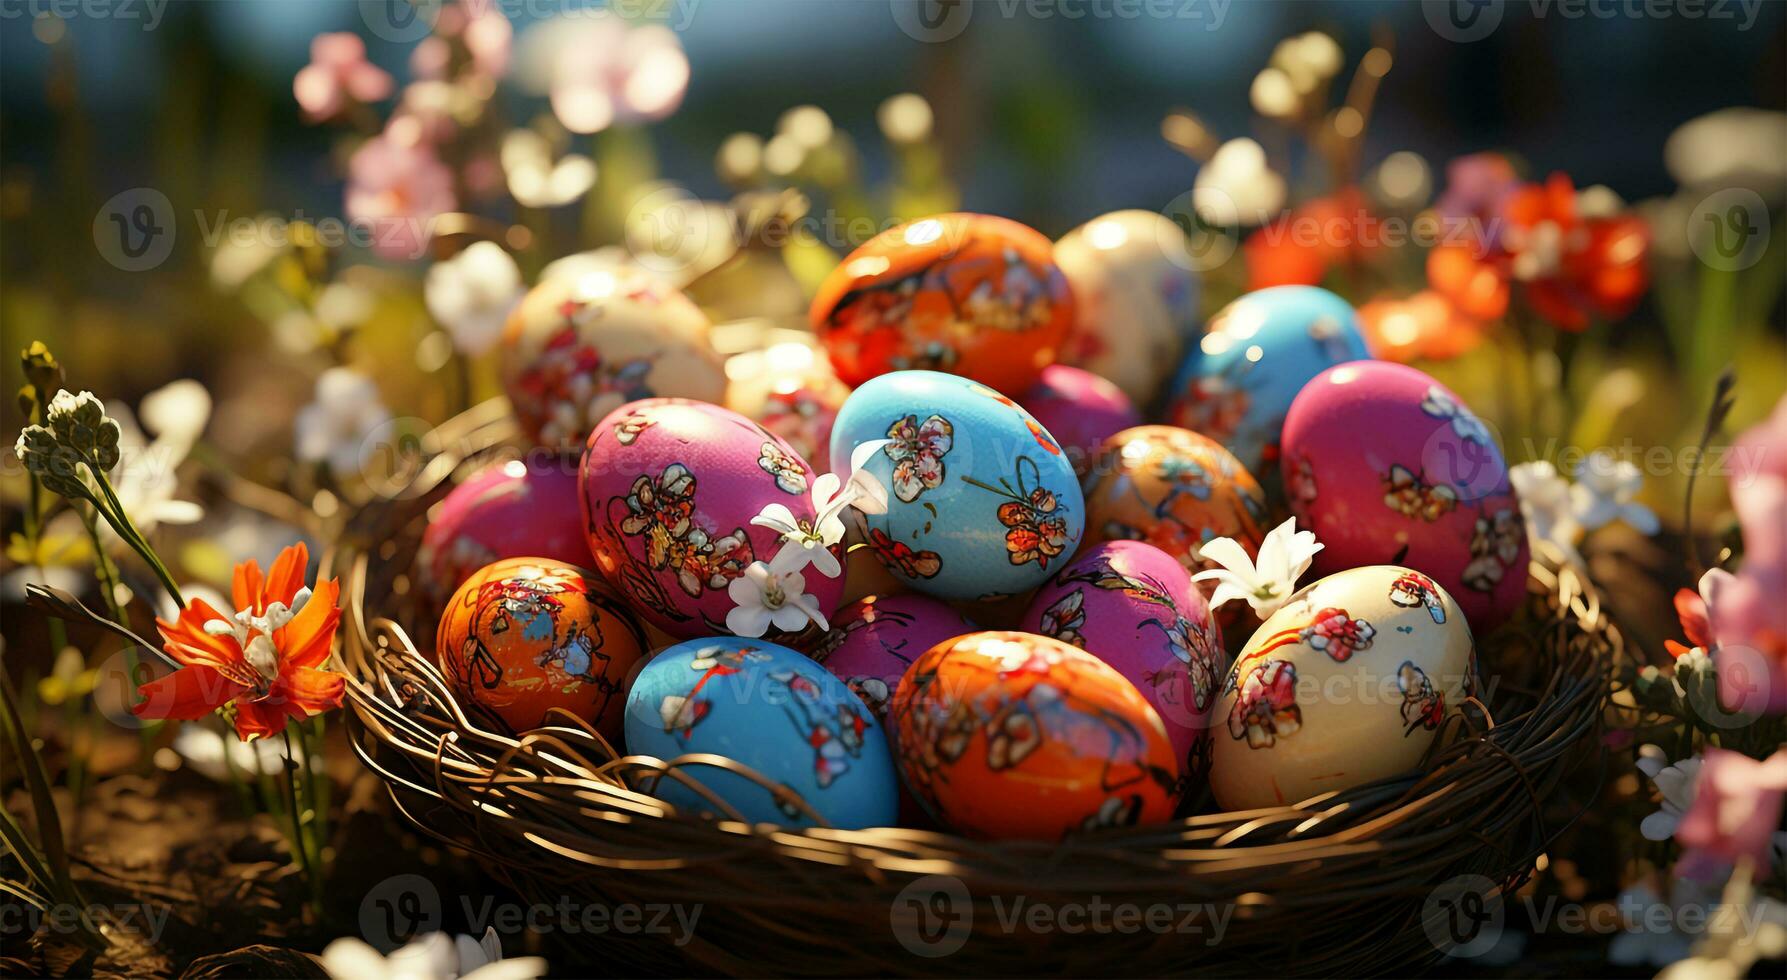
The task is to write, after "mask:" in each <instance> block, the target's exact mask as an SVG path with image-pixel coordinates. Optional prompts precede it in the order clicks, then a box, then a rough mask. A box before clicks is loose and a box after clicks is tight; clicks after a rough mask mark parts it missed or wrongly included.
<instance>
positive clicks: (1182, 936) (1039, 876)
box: [325, 400, 1624, 976]
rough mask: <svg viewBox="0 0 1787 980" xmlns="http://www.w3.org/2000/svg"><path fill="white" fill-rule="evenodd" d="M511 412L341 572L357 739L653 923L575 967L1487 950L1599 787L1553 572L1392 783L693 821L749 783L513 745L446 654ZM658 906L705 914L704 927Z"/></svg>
mask: <svg viewBox="0 0 1787 980" xmlns="http://www.w3.org/2000/svg"><path fill="white" fill-rule="evenodd" d="M508 416H509V413H508V408H507V405H506V404H504V403H503V402H502V401H501V400H497V401H493V402H489V403H486V404H484V405H480V406H478V407H476V408H474V409H472V410H470V411H468V412H466V413H464V414H462V415H460V416H458V417H457V418H455V419H453V420H451V421H450V422H448V423H446V424H445V425H443V426H441V427H440V428H439V429H436V430H435V431H434V432H432V433H430V434H429V435H428V436H427V437H425V438H424V439H423V440H422V441H421V444H420V450H421V453H420V455H419V456H417V457H416V458H414V459H411V460H409V462H412V463H414V464H415V465H413V466H411V467H409V468H408V470H407V471H406V473H405V474H404V475H403V477H402V478H401V479H393V480H391V481H389V483H388V485H387V486H386V487H385V488H384V489H385V490H387V491H388V492H387V493H386V495H384V496H382V497H381V498H380V499H378V500H376V501H374V502H373V503H371V504H368V505H366V506H365V507H363V508H362V509H361V510H360V511H358V512H357V513H356V514H355V515H354V516H353V518H352V519H351V520H350V522H349V524H348V526H347V528H346V530H345V531H344V533H343V535H342V538H341V540H340V541H339V542H337V543H336V546H335V547H334V548H332V549H331V550H330V552H329V554H328V555H327V556H326V557H325V574H329V575H340V576H341V577H342V581H343V586H344V593H345V595H346V600H347V613H346V616H345V617H344V625H345V627H346V628H345V630H344V631H343V632H344V636H345V641H344V642H345V647H344V655H345V658H346V660H347V663H348V666H349V672H350V674H352V675H353V677H354V683H352V684H351V685H350V690H349V698H350V700H351V702H352V708H353V710H352V712H351V713H350V715H349V730H350V737H351V738H352V741H353V744H354V747H355V750H356V752H357V753H358V754H359V756H360V757H361V759H362V761H364V763H365V764H366V765H367V766H368V767H370V768H371V769H372V770H373V771H374V772H376V773H378V774H379V776H380V777H381V778H383V780H384V781H385V783H386V785H387V787H388V788H389V790H390V793H391V797H392V799H393V800H394V801H395V803H396V806H397V808H398V810H399V811H400V812H401V813H402V814H403V815H404V817H405V818H407V819H408V820H409V821H410V822H411V823H412V824H414V825H415V827H416V828H417V829H418V830H419V831H420V832H422V833H424V834H426V835H429V836H431V837H434V838H437V839H438V840H440V841H442V842H443V843H446V844H449V845H451V846H453V847H456V848H459V849H462V850H464V851H466V852H468V853H470V854H472V855H474V856H475V857H477V858H478V859H479V860H481V861H482V862H483V863H484V864H485V865H486V866H487V868H488V869H489V870H490V871H491V873H493V874H495V875H496V876H498V877H499V878H501V879H502V880H504V881H506V882H507V883H509V884H510V885H511V886H512V887H513V888H514V889H515V890H516V891H517V892H518V893H519V894H520V895H521V896H522V897H523V898H524V899H525V900H526V901H528V902H530V903H542V904H545V905H549V906H559V905H560V904H561V903H569V905H570V906H571V907H573V908H585V909H587V908H590V907H595V906H601V907H605V908H607V909H617V908H621V907H624V906H641V907H644V908H642V909H641V910H640V911H639V913H638V914H640V916H641V918H640V919H638V920H637V921H636V922H635V923H634V925H635V926H637V928H630V929H629V928H623V925H622V923H623V921H632V920H619V919H617V920H615V925H614V926H613V927H612V928H611V929H610V930H609V931H607V932H604V933H602V934H599V935H590V934H583V935H575V936H562V937H560V938H563V939H568V940H570V941H571V942H572V943H575V945H567V946H566V947H565V949H564V950H563V951H562V952H559V953H558V954H557V955H558V956H560V957H563V956H567V955H576V956H578V957H579V958H580V959H581V960H582V961H585V962H597V961H599V962H601V963H603V964H604V965H605V966H607V968H608V969H609V970H611V971H612V972H614V973H619V974H633V973H644V972H654V973H658V972H661V973H674V974H679V975H684V974H689V973H692V972H693V973H727V974H744V975H762V974H776V975H783V974H812V975H826V976H838V975H861V974H889V973H891V974H901V975H904V974H950V975H971V976H979V975H995V974H1011V975H1024V976H1035V975H1042V974H1054V973H1076V974H1077V973H1096V974H1110V973H1123V974H1142V975H1168V974H1172V975H1177V974H1209V975H1268V974H1269V975H1359V974H1366V973H1380V972H1385V971H1390V970H1399V969H1400V970H1407V969H1410V968H1418V967H1419V966H1421V965H1422V964H1425V963H1430V962H1433V961H1435V960H1437V959H1439V958H1440V957H1441V956H1443V955H1445V953H1446V952H1447V950H1448V949H1449V948H1450V945H1451V944H1452V943H1457V942H1465V941H1467V940H1469V939H1470V938H1471V936H1470V934H1469V933H1468V932H1467V933H1466V934H1464V935H1460V934H1459V931H1458V926H1459V923H1458V922H1457V921H1456V917H1457V916H1458V915H1459V914H1460V907H1459V903H1458V902H1456V901H1453V900H1452V899H1457V898H1459V896H1460V894H1461V891H1462V890H1465V889H1468V888H1470V887H1471V886H1472V885H1473V884H1474V885H1475V886H1476V887H1479V888H1482V887H1488V888H1489V889H1490V890H1491V891H1493V892H1499V893H1511V892H1512V891H1513V889H1515V888H1517V887H1519V885H1520V884H1521V883H1522V882H1524V881H1525V880H1526V878H1527V876H1528V875H1529V874H1530V873H1531V872H1532V869H1533V867H1534V862H1535V861H1536V860H1537V859H1538V857H1539V856H1540V855H1541V854H1542V853H1544V852H1545V851H1546V849H1547V848H1548V847H1550V846H1551V844H1552V842H1553V841H1554V840H1555V839H1556V837H1557V836H1558V835H1559V834H1560V833H1561V832H1562V831H1563V830H1564V829H1565V828H1566V827H1568V826H1569V825H1570V824H1571V822H1573V821H1574V820H1575V818H1576V817H1577V816H1578V815H1579V814H1580V813H1581V812H1582V810H1583V809H1584V808H1586V807H1587V806H1589V805H1590V804H1591V803H1592V802H1593V800H1594V798H1595V796H1596V794H1597V792H1598V790H1599V787H1598V785H1597V783H1598V772H1599V767H1598V766H1594V767H1592V768H1585V769H1584V770H1583V771H1584V773H1585V775H1588V774H1591V773H1592V774H1595V775H1594V776H1593V778H1583V779H1577V780H1572V779H1571V778H1570V777H1571V775H1572V773H1574V772H1576V771H1578V768H1579V767H1583V766H1584V765H1585V763H1593V762H1595V761H1596V760H1597V758H1598V753H1599V748H1600V726H1601V717H1602V709H1603V706H1604V704H1605V701H1606V698H1607V695H1608V692H1609V689H1610V677H1611V674H1612V666H1613V664H1614V662H1615V661H1616V660H1617V659H1618V658H1620V657H1622V656H1624V652H1623V641H1622V639H1621V637H1620V634H1619V631H1618V630H1617V629H1616V628H1615V626H1614V625H1613V624H1612V623H1611V622H1610V621H1609V619H1608V617H1607V614H1606V611H1605V609H1604V608H1603V606H1602V604H1601V602H1600V599H1599V596H1598V595H1597V593H1596V591H1595V588H1594V586H1593V584H1592V583H1590V582H1588V581H1587V580H1586V579H1585V578H1584V577H1582V576H1580V575H1579V574H1577V573H1576V572H1575V571H1574V570H1572V569H1571V568H1570V567H1569V566H1567V565H1565V564H1563V563H1561V562H1560V561H1558V560H1557V559H1556V556H1539V557H1538V558H1536V559H1535V561H1534V562H1533V564H1532V568H1531V575H1530V591H1531V601H1530V603H1529V605H1528V608H1527V609H1526V610H1525V611H1524V612H1523V613H1522V615H1521V616H1520V617H1519V618H1518V619H1517V621H1515V622H1513V623H1510V624H1508V625H1506V626H1504V627H1503V628H1501V629H1499V630H1497V631H1495V632H1494V633H1492V634H1490V635H1487V636H1482V637H1479V638H1478V652H1479V655H1480V658H1481V662H1482V665H1483V670H1484V673H1485V679H1486V680H1488V681H1490V683H1487V684H1486V685H1485V686H1484V687H1485V693H1484V694H1483V697H1484V698H1485V699H1486V703H1481V702H1471V703H1469V704H1467V705H1466V707H1465V710H1464V712H1463V716H1462V728H1461V729H1460V730H1458V731H1457V732H1456V733H1455V734H1454V737H1453V738H1451V739H1450V741H1448V742H1446V743H1445V744H1444V746H1443V747H1436V748H1435V750H1434V751H1432V752H1430V753H1429V756H1428V758H1427V759H1426V760H1425V761H1424V763H1423V765H1422V767H1421V769H1420V770H1419V771H1416V772H1410V773H1407V774H1405V775H1403V776H1401V777H1398V778H1395V779H1388V780H1382V781H1379V782H1376V783H1372V784H1370V785H1366V786H1361V787H1359V788H1356V789H1353V790H1348V791H1346V792H1340V793H1330V794H1325V795H1323V796H1320V797H1316V798H1315V799H1312V800H1308V801H1305V802H1303V803H1301V804H1298V805H1296V806H1283V807H1275V808H1271V809H1262V810H1251V811H1246V812H1238V813H1201V814H1197V815H1194V816H1189V817H1185V818H1183V819H1179V820H1175V821H1173V822H1170V823H1166V824H1160V825H1155V826H1150V827H1141V828H1127V829H1114V830H1105V831H1100V832H1096V833H1089V834H1086V835H1083V836H1076V837H1072V838H1070V839H1068V840H1065V841H1063V842H1061V843H1059V844H1039V843H1034V842H986V841H975V840H969V839H966V838H962V837H957V836H954V835H952V834H948V833H941V832H934V831H928V830H914V829H902V828H877V829H872V830H860V831H843V830H832V829H825V828H804V829H797V828H778V827H771V826H767V825H758V826H751V825H749V824H746V823H742V822H738V821H724V820H721V821H716V820H710V819H705V818H702V817H698V816H694V815H689V814H681V813H678V812H677V811H676V810H675V809H674V808H672V807H670V806H669V805H668V804H665V803H662V802H660V801H658V800H656V799H654V798H653V797H652V796H650V795H649V794H648V793H647V792H645V791H644V789H649V788H650V787H651V786H653V785H655V781H657V780H660V779H686V773H684V772H682V771H681V770H684V769H688V768H689V767H692V766H698V765H722V766H726V767H727V768H732V769H734V770H738V769H740V768H741V767H738V766H737V765H736V764H733V763H731V762H730V761H729V760H725V759H722V758H719V757H716V756H696V757H685V758H684V759H682V760H680V761H679V762H680V764H679V767H676V768H672V767H667V766H666V765H665V764H664V763H662V762H660V761H659V760H656V759H651V758H646V757H638V756H633V757H626V756H623V755H622V753H621V752H619V751H617V750H616V749H615V748H614V747H613V746H611V745H610V744H609V743H608V742H607V741H606V740H604V739H603V738H602V737H601V736H599V735H597V734H596V733H594V732H593V731H591V730H589V729H588V728H587V727H585V726H583V725H581V724H579V723H577V722H576V721H575V720H574V719H571V718H569V717H568V716H566V717H565V719H564V721H563V724H562V726H554V727H548V728H543V729H540V730H536V731H534V732H530V733H527V734H525V735H522V736H519V737H516V738H511V737H508V736H506V735H502V734H498V733H494V732H491V731H487V730H484V729H483V728H482V727H481V726H480V725H479V723H478V722H476V721H474V720H472V719H471V718H470V717H468V715H467V714H466V712H465V711H464V710H463V709H462V708H461V706H459V705H457V704H456V703H455V702H454V699H453V697H452V695H451V694H450V693H449V691H448V689H447V686H446V684H445V682H444V680H443V678H442V676H441V674H440V672H439V671H438V670H437V669H436V668H435V666H434V664H433V662H432V661H433V656H432V642H431V641H430V640H428V639H426V638H427V637H431V636H432V633H433V624H432V623H430V622H427V621H426V620H427V618H428V616H427V613H426V612H425V610H424V603H423V602H422V601H421V600H420V597H419V596H417V595H416V592H415V590H414V589H413V588H411V587H410V582H411V578H410V570H411V565H412V563H413V561H414V558H415V554H416V548H417V544H418V542H419V540H420V537H421V532H422V528H423V525H424V523H425V520H426V516H425V515H426V511H427V509H428V507H430V506H431V505H433V504H434V503H435V502H437V501H439V500H440V498H441V497H442V496H444V495H445V493H446V492H447V490H448V489H450V487H451V481H452V479H453V478H454V477H455V475H456V474H462V473H463V472H464V471H465V466H466V465H467V464H476V463H477V462H479V461H481V460H482V459H485V458H495V457H497V456H499V455H501V454H504V453H508V454H511V455H512V454H513V449H512V447H511V446H510V441H511V440H512V439H513V437H514V429H513V426H512V424H511V423H510V422H509V421H508ZM412 636H417V637H422V638H424V639H422V640H420V641H418V640H412ZM1437 745H1439V743H1438V742H1437V741H1436V746H1437ZM758 782H759V783H760V784H762V785H764V786H765V787H766V792H780V793H783V794H787V793H788V792H789V791H787V790H786V789H783V788H780V787H775V786H771V785H770V784H769V783H768V782H767V781H765V780H762V779H761V778H758ZM1461 876H1469V877H1463V882H1462V887H1461V883H1460V882H1459V881H1458V879H1460V878H1461ZM1464 897H1465V898H1467V899H1468V898H1469V896H1464ZM666 908H674V909H676V910H677V911H679V912H680V913H681V914H682V916H683V919H682V921H685V922H686V921H688V920H689V919H690V918H691V917H693V916H698V918H695V919H694V923H693V929H692V932H691V933H687V934H685V932H684V930H683V929H682V928H681V927H680V926H679V925H678V924H677V923H678V921H679V920H678V919H677V918H676V915H675V914H674V913H669V912H663V910H665V909H666ZM1464 911H1465V912H1468V911H1469V910H1468V909H1465V910H1464ZM661 912H662V913H663V918H662V919H657V920H654V916H657V915H659V914H660V913H661ZM654 921H656V922H657V927H656V928H645V927H647V926H650V925H651V924H652V923H653V922H654ZM1465 925H1466V926H1468V925H1469V923H1468V922H1467V923H1465ZM685 940H686V941H685ZM560 965H561V966H562V965H568V962H561V964H560Z"/></svg>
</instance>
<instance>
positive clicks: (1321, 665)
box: [1210, 565, 1477, 810]
mask: <svg viewBox="0 0 1787 980" xmlns="http://www.w3.org/2000/svg"><path fill="white" fill-rule="evenodd" d="M1476 685H1477V680H1476V658H1475V656H1474V654H1473V652H1472V644H1471V631H1470V627H1469V626H1467V625H1466V624H1465V619H1464V616H1463V613H1462V611H1461V610H1460V609H1459V607H1458V603H1456V602H1454V601H1453V600H1452V597H1451V596H1450V595H1449V594H1447V592H1446V590H1445V589H1443V588H1441V587H1439V586H1438V585H1436V584H1435V583H1434V581H1433V580H1432V579H1431V578H1428V577H1427V576H1425V575H1423V574H1421V573H1420V572H1417V571H1415V570H1413V569H1410V568H1401V567H1397V566H1393V565H1370V566H1366V567H1364V568H1352V569H1348V570H1346V571H1344V572H1340V573H1338V574H1335V575H1330V576H1328V577H1327V578H1324V579H1321V580H1320V581H1318V582H1315V583H1314V584H1312V585H1308V586H1305V587H1304V588H1303V589H1301V590H1299V591H1298V592H1297V593H1296V594H1295V595H1293V596H1292V597H1291V598H1290V599H1289V600H1288V601H1287V602H1286V603H1285V604H1284V605H1283V606H1281V607H1279V609H1278V611H1277V612H1275V613H1273V614H1272V615H1271V616H1269V617H1267V618H1266V622H1265V623H1264V624H1263V625H1261V626H1260V628H1259V630H1258V631H1256V632H1255V633H1254V634H1253V638H1252V639H1251V640H1249V641H1248V642H1247V645H1246V646H1245V647H1243V648H1242V650H1241V652H1240V654H1238V655H1237V656H1236V657H1235V663H1234V666H1233V667H1231V668H1230V669H1229V673H1228V677H1227V679H1226V680H1225V682H1224V684H1223V689H1222V696H1221V699H1220V700H1219V701H1218V702H1217V707H1216V724H1217V725H1218V726H1219V727H1218V728H1217V729H1216V731H1215V732H1214V733H1213V734H1214V745H1213V752H1212V758H1211V763H1212V764H1211V770H1210V786H1211V789H1212V790H1213V791H1214V792H1215V795H1216V799H1217V802H1219V803H1221V804H1222V806H1223V807H1224V808H1225V809H1229V810H1247V809H1252V808H1254V807H1264V806H1277V805H1281V804H1289V803H1297V802H1300V801H1302V800H1306V799H1308V798H1309V797H1311V796H1315V795H1316V794H1318V793H1325V792H1328V791H1330V790H1344V789H1350V788H1352V787H1354V786H1359V785H1362V784H1364V783H1368V782H1370V781H1372V780H1374V779H1383V778H1386V777H1390V776H1395V775H1397V774H1399V773H1402V772H1406V771H1408V770H1409V769H1412V768H1414V766H1415V765H1416V764H1417V763H1419V762H1420V760H1421V757H1422V755H1423V754H1424V753H1426V752H1427V750H1428V747H1429V746H1431V745H1432V744H1433V739H1434V737H1435V734H1436V733H1437V732H1439V731H1440V730H1441V729H1442V727H1444V726H1445V724H1446V718H1447V716H1448V714H1453V713H1456V712H1457V710H1458V706H1459V704H1460V702H1462V701H1463V699H1464V698H1466V697H1469V696H1472V695H1474V693H1475V691H1476V689H1477V687H1476Z"/></svg>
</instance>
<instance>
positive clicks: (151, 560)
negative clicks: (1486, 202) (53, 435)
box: [85, 459, 186, 609]
mask: <svg viewBox="0 0 1787 980" xmlns="http://www.w3.org/2000/svg"><path fill="white" fill-rule="evenodd" d="M85 462H86V463H87V468H88V469H89V470H90V471H91V472H92V473H93V478H94V482H96V483H98V484H99V489H100V492H101V493H104V494H105V498H106V501H107V502H108V503H109V504H110V506H109V507H100V506H99V502H98V501H94V506H95V507H97V508H98V509H99V512H100V515H101V516H102V517H104V518H105V519H106V523H107V524H110V525H111V526H112V530H114V531H117V532H118V536H119V537H121V538H123V539H124V543H125V544H128V545H130V547H131V549H132V550H134V551H135V552H136V553H137V554H139V555H141V556H142V558H143V561H145V562H147V563H148V565H149V567H150V568H151V569H153V570H154V571H155V576H156V577H157V578H159V579H161V585H162V587H163V588H165V589H167V590H168V595H170V596H172V597H173V599H174V604H175V605H176V606H178V607H179V608H181V609H185V608H186V597H185V596H183V595H181V594H180V587H179V586H178V585H175V584H174V576H173V575H171V574H169V572H168V569H167V566H166V565H163V564H162V563H161V557H160V556H159V555H157V554H156V553H155V549H154V548H151V547H150V546H149V541H148V539H146V538H144V537H143V532H141V531H139V530H137V526H136V524H135V523H133V522H132V521H131V519H130V515H129V514H128V513H125V510H124V504H123V503H122V502H121V501H119V499H118V495H117V493H115V492H113V490H112V481H111V480H108V479H106V475H105V471H104V470H102V469H100V467H99V466H98V465H96V464H95V462H94V461H93V460H91V459H88V460H86V461H85Z"/></svg>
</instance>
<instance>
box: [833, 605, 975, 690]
mask: <svg viewBox="0 0 1787 980" xmlns="http://www.w3.org/2000/svg"><path fill="white" fill-rule="evenodd" d="M975 629H976V627H975V625H974V624H973V623H971V622H969V621H968V618H967V617H966V616H963V615H962V614H961V613H959V612H957V611H956V609H955V608H954V607H953V606H950V605H949V604H947V603H944V602H941V601H939V600H936V599H928V598H926V597H924V596H921V595H883V596H873V595H872V596H864V597H863V598H861V599H858V600H857V601H855V602H853V603H851V604H849V605H847V606H845V607H844V608H842V609H840V610H838V613H837V615H836V616H833V617H832V619H831V629H830V630H829V631H827V632H826V634H825V635H824V636H823V637H821V638H820V640H819V642H818V643H817V644H816V645H815V646H814V647H813V649H812V651H811V653H812V657H813V659H814V660H817V661H819V662H820V663H822V664H824V665H825V669H826V670H829V671H831V672H832V673H833V674H835V675H836V676H837V677H838V678H839V679H841V680H842V681H843V682H844V683H845V684H847V685H849V687H850V689H851V690H852V691H855V692H856V696H857V697H859V698H862V699H863V703H865V704H867V705H868V706H869V708H870V709H872V710H873V711H874V712H875V717H877V718H886V717H887V703H888V700H889V699H890V698H892V697H893V694H894V691H896V690H898V689H899V686H900V678H901V677H902V676H904V675H905V673H906V668H908V667H910V666H912V661H914V660H917V659H918V658H919V657H920V656H922V655H923V654H924V652H925V651H926V650H929V649H930V648H932V647H934V646H936V645H937V644H939V643H942V642H943V641H944V640H952V639H954V638H956V637H958V636H962V635H963V634H966V633H972V632H974V631H975Z"/></svg>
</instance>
